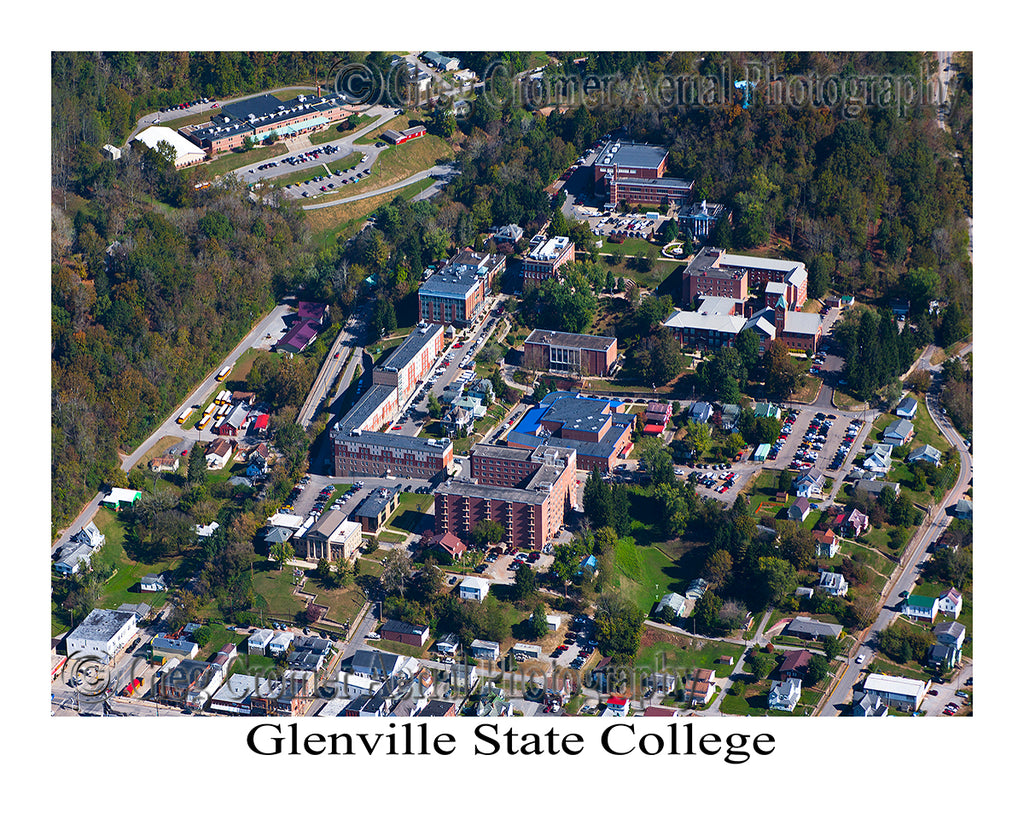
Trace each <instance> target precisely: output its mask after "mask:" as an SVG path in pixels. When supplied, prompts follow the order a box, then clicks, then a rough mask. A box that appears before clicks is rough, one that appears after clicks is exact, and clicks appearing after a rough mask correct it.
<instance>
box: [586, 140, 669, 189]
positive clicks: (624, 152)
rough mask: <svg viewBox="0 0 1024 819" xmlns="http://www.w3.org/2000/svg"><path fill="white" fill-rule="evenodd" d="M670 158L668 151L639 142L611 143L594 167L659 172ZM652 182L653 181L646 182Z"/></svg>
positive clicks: (606, 146)
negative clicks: (616, 167)
mask: <svg viewBox="0 0 1024 819" xmlns="http://www.w3.org/2000/svg"><path fill="white" fill-rule="evenodd" d="M666 157H668V150H667V149H665V148H662V147H660V146H658V145H646V144H642V143H639V142H618V141H616V142H609V143H608V144H607V145H605V146H604V149H603V150H602V151H601V153H600V154H598V156H597V159H595V160H594V167H595V168H601V167H606V166H607V167H611V166H612V165H616V166H618V167H621V168H645V169H648V170H657V169H658V168H659V167H660V166H661V163H662V162H664V161H665V159H666ZM645 181H651V180H645Z"/></svg>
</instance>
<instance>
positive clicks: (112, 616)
mask: <svg viewBox="0 0 1024 819" xmlns="http://www.w3.org/2000/svg"><path fill="white" fill-rule="evenodd" d="M129 620H132V621H134V620H135V613H134V612H130V611H111V610H110V609H93V610H92V611H90V612H89V614H88V615H87V616H86V618H85V619H84V620H83V621H82V622H81V623H79V624H78V626H77V627H76V628H75V630H74V631H72V632H71V634H69V635H68V637H69V638H71V637H74V638H75V639H78V640H100V641H103V642H106V641H107V640H109V639H110V638H111V637H113V636H114V635H115V634H117V633H118V632H119V631H120V630H121V629H122V628H124V625H125V623H127V622H128V621H129Z"/></svg>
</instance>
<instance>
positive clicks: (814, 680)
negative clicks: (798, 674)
mask: <svg viewBox="0 0 1024 819" xmlns="http://www.w3.org/2000/svg"><path fill="white" fill-rule="evenodd" d="M827 678H828V660H826V659H825V658H824V657H822V656H821V655H820V654H812V655H811V659H810V662H808V664H807V676H806V678H805V679H804V683H805V684H806V685H807V687H808V688H813V687H814V686H816V685H818V683H820V682H823V681H824V680H825V679H827Z"/></svg>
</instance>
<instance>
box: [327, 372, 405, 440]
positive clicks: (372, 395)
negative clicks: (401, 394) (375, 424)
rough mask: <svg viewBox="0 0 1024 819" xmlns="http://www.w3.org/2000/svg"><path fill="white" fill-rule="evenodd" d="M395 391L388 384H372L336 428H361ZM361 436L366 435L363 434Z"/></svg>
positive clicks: (394, 388)
mask: <svg viewBox="0 0 1024 819" xmlns="http://www.w3.org/2000/svg"><path fill="white" fill-rule="evenodd" d="M397 389H398V388H397V387H392V386H390V385H389V384H374V385H373V386H371V387H370V389H368V390H367V391H366V392H365V393H364V394H363V397H362V398H360V399H359V400H358V401H356V403H355V404H354V405H353V407H352V409H350V410H349V411H348V413H347V414H346V415H345V417H344V418H342V419H341V421H339V422H338V427H339V428H340V429H345V430H350V429H357V428H359V427H361V426H362V425H363V424H365V423H366V422H367V421H368V420H370V418H371V417H373V414H374V413H375V412H376V411H377V408H378V407H379V406H380V405H381V404H383V403H384V402H385V401H387V400H388V398H390V397H391V394H392V393H394V392H395V391H396V390H397ZM363 434H364V435H365V434H367V433H365V432H364V433H363Z"/></svg>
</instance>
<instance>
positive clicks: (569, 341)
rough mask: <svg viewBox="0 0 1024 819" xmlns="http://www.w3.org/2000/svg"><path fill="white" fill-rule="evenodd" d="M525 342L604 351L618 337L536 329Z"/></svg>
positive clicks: (615, 341) (614, 342)
mask: <svg viewBox="0 0 1024 819" xmlns="http://www.w3.org/2000/svg"><path fill="white" fill-rule="evenodd" d="M524 343H525V344H548V345H551V346H554V347H579V348H580V349H581V350H601V351H604V350H607V349H608V348H609V347H611V346H612V345H613V344H616V343H617V339H616V338H615V337H614V336H589V335H584V334H582V333H562V332H559V331H557V330H534V331H533V332H531V333H530V335H529V336H527V338H526V341H525V342H524Z"/></svg>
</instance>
